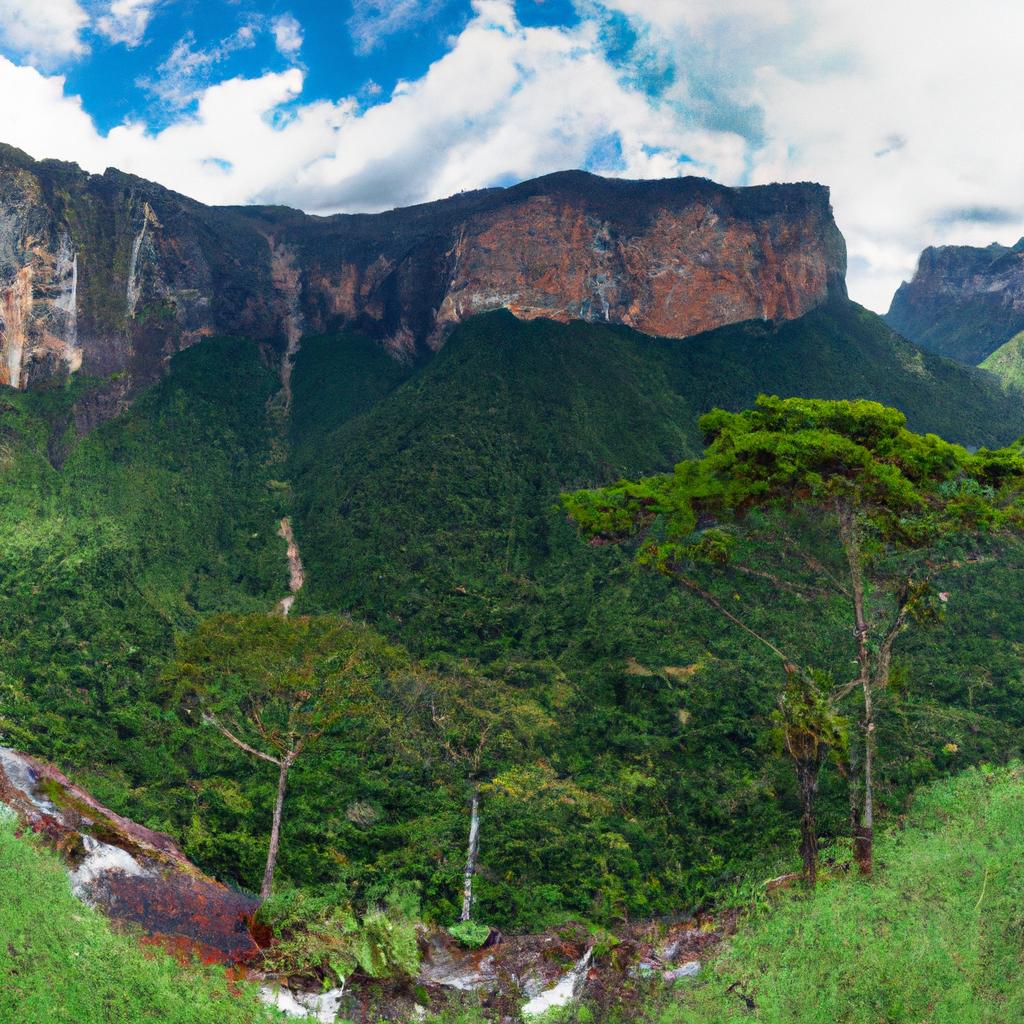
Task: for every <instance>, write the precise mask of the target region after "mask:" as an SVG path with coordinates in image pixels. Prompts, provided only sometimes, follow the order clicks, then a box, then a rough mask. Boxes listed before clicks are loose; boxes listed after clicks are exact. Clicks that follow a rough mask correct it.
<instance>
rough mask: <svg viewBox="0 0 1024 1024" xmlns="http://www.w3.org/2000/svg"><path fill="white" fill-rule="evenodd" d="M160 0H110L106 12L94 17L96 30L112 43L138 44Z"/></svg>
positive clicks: (144, 34) (143, 36)
mask: <svg viewBox="0 0 1024 1024" xmlns="http://www.w3.org/2000/svg"><path fill="white" fill-rule="evenodd" d="M159 2H160V0H111V2H110V5H109V7H108V8H107V12H106V14H101V15H100V16H99V17H98V18H97V19H96V31H97V32H99V34H100V35H103V36H106V37H107V38H108V39H109V40H110V41H111V42H112V43H124V45H125V46H129V47H131V46H138V45H139V44H140V43H141V42H142V40H143V39H144V38H145V36H146V29H147V28H148V27H149V22H150V19H151V18H152V17H153V12H154V10H155V9H156V6H157V4H158V3H159Z"/></svg>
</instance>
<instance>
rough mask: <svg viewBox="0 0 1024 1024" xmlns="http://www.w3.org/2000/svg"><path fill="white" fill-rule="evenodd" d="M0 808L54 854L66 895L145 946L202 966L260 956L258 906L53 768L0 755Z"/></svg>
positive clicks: (11, 753)
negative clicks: (134, 929)
mask: <svg viewBox="0 0 1024 1024" xmlns="http://www.w3.org/2000/svg"><path fill="white" fill-rule="evenodd" d="M0 803H2V804H4V805H6V806H7V807H8V808H10V809H11V811H13V812H14V813H15V814H16V815H17V816H18V819H19V821H20V823H21V824H22V826H23V827H25V828H30V829H32V831H34V832H36V833H38V834H39V835H41V836H42V837H43V838H44V839H45V840H46V841H47V842H48V843H49V845H51V846H52V847H53V848H54V849H56V850H58V851H59V852H60V854H61V856H62V857H63V858H64V861H65V863H66V864H67V866H68V874H69V877H70V880H71V887H72V890H73V891H74V893H75V894H76V895H77V896H78V897H79V898H80V899H82V900H83V901H84V902H86V903H89V904H90V905H92V906H94V907H96V908H97V909H98V910H101V911H102V912H103V913H104V914H106V915H107V917H109V918H111V919H112V920H114V921H123V922H126V923H130V924H133V925H137V926H139V927H140V928H141V929H142V931H143V932H144V933H145V935H146V936H148V937H149V939H150V940H154V941H157V942H159V943H160V944H161V945H164V946H166V947H168V948H170V949H172V950H174V951H176V952H179V953H181V954H183V955H186V956H192V955H195V956H198V957H200V958H201V959H203V960H205V961H206V962H208V963H224V964H240V963H245V962H247V961H249V960H251V959H253V958H254V957H255V956H256V954H257V953H258V952H259V947H258V946H257V944H256V942H255V940H254V939H253V937H252V935H251V934H250V931H249V924H250V921H251V918H252V915H253V913H254V912H255V910H256V907H257V906H258V903H257V901H256V900H254V899H251V898H250V897H248V896H245V895H243V894H242V893H238V892H234V891H232V890H231V889H228V888H227V887H226V886H224V885H221V884H220V883H219V882H216V881H214V880H213V879H212V878H209V877H207V876H206V875H204V874H203V873H202V872H201V871H200V870H199V869H198V868H197V867H196V866H195V865H194V864H192V863H191V861H189V860H188V858H187V857H186V856H185V855H184V854H183V853H182V852H181V850H180V849H179V848H178V846H177V845H176V844H175V842H174V840H173V839H171V837H170V836H167V835H164V834H163V833H162V832H153V831H151V830H150V829H147V828H144V827H143V826H141V825H138V824H136V823H135V822H133V821H130V820H129V819H127V818H123V817H122V816H121V815H119V814H116V813H115V812H114V811H111V810H110V809H109V808H106V807H104V806H103V805H102V804H101V803H99V802H98V801H97V800H96V799H95V798H93V797H92V796H91V795H90V794H89V793H87V792H86V791H85V790H83V789H81V788H80V787H78V786H76V785H74V784H73V783H72V782H70V781H69V780H68V779H67V778H66V777H65V776H64V775H62V774H61V773H60V772H59V771H57V769H56V768H54V767H53V766H52V765H48V764H45V763H44V762H42V761H38V760H36V759H35V758H33V757H29V756H28V755H26V754H19V753H18V752H16V751H14V750H11V749H8V748H2V747H0Z"/></svg>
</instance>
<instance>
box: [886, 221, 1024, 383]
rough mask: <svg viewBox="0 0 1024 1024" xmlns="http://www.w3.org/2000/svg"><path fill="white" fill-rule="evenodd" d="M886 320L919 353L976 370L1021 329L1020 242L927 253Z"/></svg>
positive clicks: (1023, 249) (1023, 264)
mask: <svg viewBox="0 0 1024 1024" xmlns="http://www.w3.org/2000/svg"><path fill="white" fill-rule="evenodd" d="M885 320H886V322H887V323H888V324H889V326H890V327H892V328H893V329H894V330H896V331H899V333H900V334H902V335H904V337H906V338H909V339H910V340H911V341H913V342H916V343H917V344H918V345H921V346H922V347H923V348H927V349H931V350H932V351H933V352H938V353H939V355H944V356H947V357H949V358H950V359H956V360H958V361H959V362H962V363H968V364H970V365H971V366H977V365H978V364H979V363H981V362H982V361H983V360H984V359H985V358H986V357H988V356H989V355H991V354H992V353H993V352H995V350H996V349H997V348H999V347H1000V346H1001V345H1003V344H1005V343H1006V342H1007V341H1009V340H1010V339H1011V338H1012V337H1013V336H1014V335H1015V334H1017V333H1018V332H1019V331H1021V330H1024V239H1022V240H1021V241H1020V242H1018V243H1017V244H1016V245H1014V246H1005V245H996V244H993V245H989V246H986V247H984V248H979V247H974V246H969V245H943V246H937V247H935V246H933V247H929V248H927V249H925V250H924V251H923V252H922V253H921V256H920V259H919V260H918V264H917V269H916V271H915V272H914V276H913V278H912V279H911V280H910V281H904V282H903V284H901V285H900V287H899V288H898V289H897V291H896V294H895V295H894V296H893V300H892V305H891V306H890V307H889V312H888V313H886V315H885Z"/></svg>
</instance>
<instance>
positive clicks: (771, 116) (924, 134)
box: [601, 0, 1024, 311]
mask: <svg viewBox="0 0 1024 1024" xmlns="http://www.w3.org/2000/svg"><path fill="white" fill-rule="evenodd" d="M601 2H602V4H603V6H604V8H605V9H615V10H616V11H618V12H620V13H622V14H625V15H626V16H627V17H629V18H631V19H632V21H633V23H634V25H635V26H636V27H637V28H638V30H639V32H640V36H641V41H642V42H643V43H644V44H645V45H648V46H652V47H656V48H657V49H658V50H659V52H660V53H661V55H662V57H663V59H667V60H670V61H671V62H672V64H673V66H674V67H675V69H676V73H677V85H676V87H675V91H674V94H673V96H672V99H673V100H674V101H675V102H677V103H678V105H679V109H680V112H681V114H680V116H683V117H685V116H687V114H688V113H689V114H690V116H698V117H699V116H700V109H699V105H698V104H696V103H695V102H694V96H695V95H696V96H698V97H701V98H702V99H703V101H704V103H705V104H706V105H707V106H709V107H711V108H714V109H717V110H730V109H732V110H747V111H753V112H755V113H756V118H755V119H754V120H752V121H750V122H748V124H747V126H746V127H745V128H744V127H742V125H741V124H740V122H737V130H741V131H742V132H743V133H744V136H745V138H746V141H747V147H748V159H749V169H748V171H747V173H746V174H745V175H744V176H743V180H744V181H751V182H765V181H780V180H815V181H821V182H824V183H826V184H828V185H831V187H832V200H833V205H834V207H835V210H836V216H837V220H838V222H839V226H840V227H841V228H842V229H843V231H844V233H845V235H846V238H847V242H848V245H849V249H850V254H851V263H850V291H851V294H852V295H853V296H854V297H855V298H857V299H859V300H860V301H862V302H864V303H865V304H866V305H869V306H871V307H872V308H874V309H878V310H881V311H884V310H885V309H886V308H887V307H888V304H889V300H890V299H891V297H892V293H893V291H894V290H895V288H896V286H897V285H898V284H899V282H900V280H902V279H904V278H906V277H909V276H910V274H911V273H912V272H913V269H914V264H915V260H916V257H917V254H918V253H919V251H920V249H921V248H922V247H923V246H925V245H929V244H945V243H966V244H987V243H988V242H989V241H991V240H992V238H993V236H994V235H995V236H998V238H999V239H1001V240H1003V241H1009V242H1012V241H1015V240H1016V238H1018V237H1019V236H1020V235H1021V234H1024V188H1022V185H1021V180H1022V173H1021V172H1022V162H1024V130H1022V128H1021V126H1020V125H1021V122H1020V116H1019V103H1018V94H1017V91H1016V89H1015V88H1014V86H1013V84H1012V73H1013V72H1012V69H1013V67H1014V66H1015V63H1014V62H1015V55H1016V52H1017V50H1018V43H1017V41H1018V40H1019V39H1020V38H1021V33H1022V32H1024V8H1022V7H1019V6H1017V5H1013V4H1008V3H1005V2H1004V0H977V2H976V3H974V4H971V5H967V4H962V3H956V2H951V0H938V2H937V0H900V2H899V3H891V2H887V0H862V2H861V3H859V4H849V3H847V2H845V0H777V2H775V3H772V4H763V3H760V2H756V0H714V2H712V0H693V2H690V3H686V4H681V3H676V2H674V0H601Z"/></svg>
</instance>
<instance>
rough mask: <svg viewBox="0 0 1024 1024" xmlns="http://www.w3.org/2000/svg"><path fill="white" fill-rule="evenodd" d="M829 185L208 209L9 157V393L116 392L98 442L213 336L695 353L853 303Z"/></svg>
mask: <svg viewBox="0 0 1024 1024" xmlns="http://www.w3.org/2000/svg"><path fill="white" fill-rule="evenodd" d="M845 265H846V254H845V245H844V243H843V239H842V236H841V235H840V233H839V231H838V230H837V228H836V226H835V223H834V221H833V219H832V212H831V209H830V207H829V201H828V190H827V189H825V188H822V187H821V186H818V185H771V186H763V187H756V188H746V189H729V188H724V187H722V186H720V185H716V184H714V183H713V182H709V181H705V180H703V179H697V178H673V179H668V180H665V181H620V180H605V179H602V178H598V177H595V176H594V175H589V174H584V173H582V172H566V173H561V174H553V175H549V176H547V177H545V178H539V179H537V180H536V181H530V182H525V183H523V184H521V185H516V186H514V187H512V188H508V189H487V190H484V191H479V192H471V193H465V194H461V195H458V196H454V197H452V198H451V199H446V200H442V201H440V202H435V203H428V204H425V205H422V206H417V207H412V208H409V209H404V210H394V211H391V212H390V213H382V214H376V215H345V216H342V215H339V216H334V217H311V216H306V215H304V214H302V213H298V212H296V211H294V210H288V209H284V208H259V207H245V208H242V207H236V208H212V207H206V206H203V205H201V204H200V203H196V202H193V201H192V200H190V199H187V198H185V197H184V196H181V195H178V194H176V193H173V192H170V191H168V190H167V189H164V188H162V187H161V186H159V185H156V184H154V183H152V182H147V181H143V180H141V179H139V178H135V177H132V176H131V175H127V174H122V173H120V172H118V171H115V170H108V171H106V172H105V173H104V174H102V175H89V174H86V173H84V172H83V171H81V170H80V169H79V168H78V167H77V166H76V165H73V164H65V163H59V162H56V161H42V162H38V163H37V162H35V161H33V160H31V159H30V158H28V157H27V156H26V155H25V154H23V153H20V152H19V151H17V150H13V149H11V148H9V147H2V148H0V309H2V322H0V382H3V383H7V384H10V385H11V386H13V387H25V386H27V385H29V384H32V383H39V382H41V381H45V380H47V379H53V378H55V377H59V376H61V375H62V374H66V373H67V372H69V371H72V372H73V371H81V372H82V373H84V374H86V375H91V376H94V377H99V378H102V379H104V380H105V381H106V382H107V383H106V384H105V386H104V388H103V389H101V391H100V392H99V393H97V394H93V395H92V396H91V398H90V404H89V405H88V406H84V407H83V409H84V411H82V412H80V414H79V417H78V419H79V425H80V426H83V427H88V426H89V425H91V424H93V423H94V422H96V421H99V420H102V419H104V418H107V417H108V416H109V415H111V414H112V413H113V412H116V411H117V410H119V409H121V408H123V407H124V404H125V402H126V400H127V399H128V398H130V396H131V395H133V394H135V393H137V392H138V391H139V390H140V389H141V388H143V387H145V386H147V385H149V384H151V383H152V382H153V381H154V380H155V379H157V377H158V376H159V375H160V374H161V373H163V372H164V370H165V369H166V365H167V360H168V358H169V357H170V356H171V355H172V354H173V353H174V352H177V351H180V350H181V349H183V348H187V347H188V346H190V345H192V344H194V343H195V342H196V341H197V340H199V339H200V338H202V337H206V336H209V335H235V336H243V337H247V338H251V339H254V340H257V341H269V342H273V343H274V344H276V345H277V346H278V347H279V348H283V347H284V346H285V345H286V344H292V345H293V346H294V345H295V344H296V343H297V342H298V340H299V338H300V337H301V336H302V335H304V334H310V333H322V332H325V331H330V330H337V329H340V328H343V327H358V328H359V329H361V330H362V331H363V332H364V333H366V334H367V335H369V336H370V337H373V338H375V339H377V340H379V341H380V342H381V343H382V344H383V346H384V347H385V348H386V349H388V350H389V351H391V352H393V353H394V354H395V355H396V356H397V357H399V358H402V359H414V358H415V357H417V356H420V355H423V354H428V353H429V352H432V351H434V350H436V349H437V348H439V347H440V346H441V344H442V343H443V341H444V339H445V338H446V337H447V335H448V333H450V331H451V329H452V328H453V327H454V326H455V324H457V323H459V322H460V321H462V320H463V319H465V318H467V317H470V316H473V315H474V314H476V313H479V312H483V311H487V310H493V309H498V308H508V309H511V310H513V311H514V312H515V313H516V314H517V315H518V316H521V317H524V318H533V317H547V318H551V319H555V320H562V321H567V320H569V319H573V318H578V319H584V320H591V321H604V322H611V323H624V324H628V325H630V326H633V327H635V328H637V329H639V330H642V331H644V332H645V333H648V334H654V335H662V336H671V337H680V338H681V337H685V336H688V335H691V334H695V333H699V332H700V331H704V330H708V329H710V328H713V327H718V326H721V325H722V324H727V323H733V322H737V321H742V320H749V319H753V318H763V319H770V320H787V319H792V318H794V317H798V316H800V315H802V314H803V313H806V312H808V311H809V310H811V309H813V308H815V307H816V306H818V305H820V304H821V303H822V302H824V301H825V299H826V298H827V296H828V294H829V292H830V291H831V290H836V289H838V290H840V291H841V290H842V289H843V275H844V273H845Z"/></svg>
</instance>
